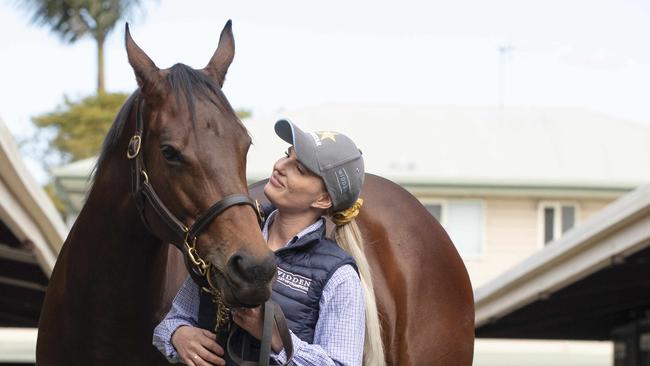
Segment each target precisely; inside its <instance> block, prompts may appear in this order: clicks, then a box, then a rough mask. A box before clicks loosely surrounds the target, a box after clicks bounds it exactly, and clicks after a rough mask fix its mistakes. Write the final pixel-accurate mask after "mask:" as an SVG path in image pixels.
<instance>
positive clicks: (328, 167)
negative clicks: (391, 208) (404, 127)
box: [153, 120, 384, 366]
mask: <svg viewBox="0 0 650 366" xmlns="http://www.w3.org/2000/svg"><path fill="white" fill-rule="evenodd" d="M275 131H276V133H277V134H278V136H280V138H282V139H283V140H284V141H286V142H288V143H289V144H291V145H292V147H290V148H289V150H288V151H287V153H286V157H284V158H281V159H280V160H278V161H277V162H276V163H275V165H274V166H273V172H272V174H271V177H270V179H269V181H268V183H267V184H266V186H265V187H264V194H265V195H266V197H267V198H268V199H269V201H270V202H271V203H272V204H273V206H274V207H276V209H275V211H273V212H272V213H270V215H268V218H267V220H266V222H265V223H264V226H263V229H262V233H263V235H264V238H265V239H266V240H267V244H268V246H269V247H270V248H271V250H273V251H274V252H275V253H276V258H277V260H278V279H277V281H276V283H275V284H274V285H273V294H272V299H273V300H274V301H275V302H277V303H278V304H279V305H280V307H281V308H282V310H283V312H284V313H285V315H286V317H287V322H288V325H289V328H290V330H291V337H292V340H293V343H294V357H293V362H294V364H295V365H297V366H300V365H361V364H362V362H363V364H364V365H383V364H384V358H383V348H382V344H381V337H380V333H379V321H378V318H377V308H376V304H375V296H374V292H373V290H372V282H371V278H370V272H369V268H368V263H367V261H366V258H365V256H364V253H363V244H362V241H361V235H360V233H359V229H358V227H357V225H356V223H355V221H354V218H355V217H356V216H357V214H358V213H359V208H360V207H361V204H362V202H363V201H362V200H361V199H359V193H360V190H361V185H362V183H363V177H364V164H363V158H362V156H361V151H360V150H359V149H357V147H356V146H355V144H354V143H353V142H352V140H350V139H349V138H348V137H346V136H345V135H342V134H339V133H335V132H309V133H305V132H303V131H302V130H300V129H299V128H298V127H296V126H295V125H294V124H292V123H291V122H289V121H287V120H280V121H278V122H276V124H275ZM324 215H327V216H329V217H330V218H331V220H332V221H333V222H334V223H335V224H336V229H335V231H334V239H335V240H336V243H335V242H333V241H331V240H330V239H328V238H326V237H325V219H324V217H323V216H324ZM337 244H338V245H337ZM296 278H299V279H300V280H299V281H295V279H296ZM292 279H293V281H292ZM198 298H199V289H198V287H197V285H196V284H194V282H193V281H192V280H191V279H189V278H188V280H186V282H185V284H184V285H183V286H182V287H181V289H180V290H179V293H178V294H177V295H176V298H175V299H174V302H173V304H172V308H171V310H170V311H169V313H168V314H167V316H166V317H165V319H163V321H162V322H161V323H160V324H159V325H158V326H157V327H156V329H155V330H154V337H153V343H154V345H155V346H156V347H157V348H158V349H159V350H160V351H161V352H162V353H163V354H164V355H165V356H166V357H167V358H168V360H170V361H171V362H178V361H179V360H181V361H183V362H185V363H186V364H188V365H196V366H202V365H210V364H215V365H225V362H224V360H223V359H222V357H223V349H222V347H221V346H219V345H218V344H217V343H216V342H215V339H216V336H215V334H214V333H212V332H210V331H208V330H204V329H201V328H198V327H197V325H198V324H197V314H198ZM233 321H234V322H235V323H236V324H237V325H239V326H240V327H241V328H242V329H244V330H246V331H247V332H248V333H250V334H251V335H252V336H253V337H255V338H257V339H259V338H261V333H262V314H261V311H260V308H255V309H245V308H239V309H235V310H233ZM271 347H272V350H273V352H274V355H273V357H274V358H275V360H276V361H277V362H280V363H284V362H285V361H286V360H285V358H286V356H285V354H284V352H283V350H282V343H281V341H280V340H279V337H277V335H276V334H274V335H273V338H272V341H271Z"/></svg>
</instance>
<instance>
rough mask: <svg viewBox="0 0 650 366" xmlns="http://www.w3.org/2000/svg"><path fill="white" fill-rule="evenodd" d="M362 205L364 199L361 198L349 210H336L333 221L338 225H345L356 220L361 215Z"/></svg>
mask: <svg viewBox="0 0 650 366" xmlns="http://www.w3.org/2000/svg"><path fill="white" fill-rule="evenodd" d="M361 205H363V199H361V198H359V199H357V201H356V202H355V203H354V204H353V205H352V206H350V207H349V208H348V209H347V210H343V211H339V212H335V213H334V214H333V215H332V222H334V224H336V226H343V225H345V224H347V223H349V222H350V221H352V220H354V218H355V217H357V215H359V209H360V208H361Z"/></svg>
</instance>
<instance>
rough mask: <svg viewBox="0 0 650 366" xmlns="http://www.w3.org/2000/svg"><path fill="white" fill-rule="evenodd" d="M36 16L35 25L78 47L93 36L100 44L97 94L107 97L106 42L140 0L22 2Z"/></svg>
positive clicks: (48, 0)
mask: <svg viewBox="0 0 650 366" xmlns="http://www.w3.org/2000/svg"><path fill="white" fill-rule="evenodd" d="M20 3H21V4H22V5H24V7H26V8H28V9H29V10H30V11H31V12H33V17H32V22H33V23H36V24H39V25H44V26H47V27H49V28H50V30H51V31H53V32H54V33H57V34H58V35H59V36H60V38H61V39H62V40H63V41H65V42H69V43H74V42H75V41H77V40H79V39H80V38H83V37H86V36H91V37H93V38H94V39H95V42H96V43H97V93H98V94H99V93H104V92H105V87H104V42H105V41H106V37H107V36H108V34H109V33H110V32H111V31H112V30H113V28H114V27H115V25H116V23H117V21H118V20H120V19H121V18H123V17H125V16H126V15H128V14H129V13H130V12H131V11H133V10H134V9H136V8H137V7H138V6H139V5H140V0H21V1H20Z"/></svg>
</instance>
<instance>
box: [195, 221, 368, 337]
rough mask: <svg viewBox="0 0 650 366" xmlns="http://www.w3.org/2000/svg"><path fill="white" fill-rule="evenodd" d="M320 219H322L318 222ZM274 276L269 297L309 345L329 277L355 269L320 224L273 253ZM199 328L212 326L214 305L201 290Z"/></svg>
mask: <svg viewBox="0 0 650 366" xmlns="http://www.w3.org/2000/svg"><path fill="white" fill-rule="evenodd" d="M322 220H324V219H322ZM275 257H276V259H277V264H278V277H277V279H276V282H275V283H274V284H273V293H272V295H271V298H272V300H273V301H275V302H276V303H277V304H278V305H280V307H281V308H282V311H283V312H284V314H285V317H286V318H287V323H288V326H289V329H291V331H292V332H293V333H294V334H295V335H296V336H298V337H299V338H300V339H302V340H303V341H305V342H308V343H313V340H314V330H315V329H316V322H317V321H318V314H319V310H320V298H321V295H322V293H323V288H324V287H325V285H326V284H327V281H328V280H329V279H330V277H331V276H332V274H334V272H335V271H336V270H337V269H338V268H340V267H341V266H344V265H346V264H349V265H351V266H352V267H353V268H354V269H355V270H357V267H356V263H355V262H354V259H353V258H352V256H350V254H348V253H347V252H346V251H344V250H343V249H341V247H339V246H338V245H337V244H336V243H335V242H334V241H332V240H330V239H328V238H327V237H326V236H325V222H323V225H322V226H321V227H320V228H319V229H317V230H315V231H313V232H311V233H309V234H307V235H305V236H303V237H302V238H300V239H298V240H296V238H294V239H293V240H292V242H290V243H289V244H288V245H287V246H286V247H284V248H282V249H279V250H277V251H276V252H275ZM199 309H200V310H199V326H200V327H202V328H204V329H211V328H213V327H214V323H213V319H214V305H213V304H212V301H211V300H210V298H209V296H206V294H205V293H204V292H203V291H201V301H200V306H199Z"/></svg>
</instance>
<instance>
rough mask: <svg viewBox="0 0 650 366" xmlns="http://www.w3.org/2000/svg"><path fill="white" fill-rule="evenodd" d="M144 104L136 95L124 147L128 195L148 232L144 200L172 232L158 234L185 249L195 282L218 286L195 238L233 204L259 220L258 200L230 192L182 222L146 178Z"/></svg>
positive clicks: (189, 268)
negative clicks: (130, 131)
mask: <svg viewBox="0 0 650 366" xmlns="http://www.w3.org/2000/svg"><path fill="white" fill-rule="evenodd" d="M143 108H144V98H143V97H139V101H138V103H137V104H136V115H137V117H136V124H135V133H134V135H133V137H131V140H130V141H129V145H128V147H127V152H126V156H127V158H128V159H129V160H131V195H132V196H133V198H134V199H135V204H136V207H137V208H138V212H139V214H140V218H141V219H142V222H143V223H144V224H145V226H147V228H148V229H149V231H150V232H152V233H153V231H152V230H151V227H150V225H149V224H148V223H147V220H146V217H145V213H144V210H145V207H146V205H147V203H148V204H149V206H150V207H151V208H153V210H154V212H155V213H156V214H157V215H158V217H159V218H160V219H161V220H162V221H163V222H164V223H165V224H166V225H167V227H168V228H169V229H170V230H171V232H172V233H173V234H172V235H173V236H172V237H171V238H161V239H163V240H168V241H169V242H170V243H172V244H173V245H174V246H176V247H177V248H178V249H180V250H181V252H183V253H184V256H185V258H186V260H185V264H186V266H187V269H188V272H189V273H190V274H191V275H192V278H194V280H195V281H197V283H199V284H200V285H205V286H208V288H209V289H210V290H218V289H217V288H216V287H215V286H213V285H212V284H211V282H210V278H209V271H210V268H211V267H212V266H211V264H209V263H208V262H206V261H205V260H203V259H202V258H201V256H200V255H199V254H198V252H197V251H196V238H197V237H198V235H199V234H200V233H201V231H202V230H203V229H205V227H206V226H207V225H208V224H209V223H210V222H212V220H214V219H215V218H216V217H217V216H219V215H220V214H221V213H223V212H224V211H225V210H227V209H228V208H230V207H232V206H237V205H248V206H251V207H252V208H253V209H254V210H255V212H256V216H257V218H258V220H261V219H262V217H261V216H260V215H261V214H260V210H259V204H258V203H257V201H255V200H254V199H252V198H251V197H250V196H248V195H245V194H232V195H229V196H226V197H224V198H223V199H221V200H220V201H218V202H217V203H215V204H214V205H212V206H211V207H210V208H209V209H208V210H207V211H205V212H204V213H202V214H201V215H199V216H198V217H197V219H196V221H194V223H193V224H192V226H190V227H189V228H188V227H187V226H185V224H183V222H182V221H181V220H179V219H178V218H177V217H176V216H174V214H173V213H171V211H169V209H168V208H167V206H165V204H164V203H163V202H162V200H161V199H160V197H158V195H157V194H156V191H155V190H154V189H153V186H152V185H151V183H150V182H149V176H148V175H147V170H146V167H145V164H144V158H143V157H142V155H143V154H141V153H140V152H141V150H142V144H143V143H142V140H143V137H144V120H143V117H142V114H143V113H142V110H143Z"/></svg>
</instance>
